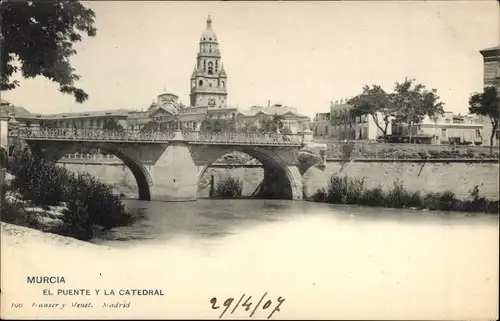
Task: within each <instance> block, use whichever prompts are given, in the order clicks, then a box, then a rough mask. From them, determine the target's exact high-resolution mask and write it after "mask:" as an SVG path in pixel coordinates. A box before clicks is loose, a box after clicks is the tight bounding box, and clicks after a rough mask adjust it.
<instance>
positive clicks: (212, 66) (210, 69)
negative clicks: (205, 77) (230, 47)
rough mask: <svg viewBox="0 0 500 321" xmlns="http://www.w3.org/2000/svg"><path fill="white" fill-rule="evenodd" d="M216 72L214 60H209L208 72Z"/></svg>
mask: <svg viewBox="0 0 500 321" xmlns="http://www.w3.org/2000/svg"><path fill="white" fill-rule="evenodd" d="M213 73H214V64H213V62H211V61H209V62H208V74H209V75H211V74H213Z"/></svg>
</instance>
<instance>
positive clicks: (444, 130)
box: [441, 120, 449, 139]
mask: <svg viewBox="0 0 500 321" xmlns="http://www.w3.org/2000/svg"><path fill="white" fill-rule="evenodd" d="M448 121H449V120H448ZM441 138H445V139H446V128H442V129H441Z"/></svg>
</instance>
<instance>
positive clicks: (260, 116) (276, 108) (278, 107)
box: [237, 102, 310, 134]
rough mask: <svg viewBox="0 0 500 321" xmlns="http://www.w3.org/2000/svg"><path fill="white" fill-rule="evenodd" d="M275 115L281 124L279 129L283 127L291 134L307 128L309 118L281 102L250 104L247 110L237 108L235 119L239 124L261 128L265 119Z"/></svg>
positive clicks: (270, 118) (268, 119) (267, 119)
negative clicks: (260, 104) (261, 104)
mask: <svg viewBox="0 0 500 321" xmlns="http://www.w3.org/2000/svg"><path fill="white" fill-rule="evenodd" d="M274 117H277V118H278V120H279V121H280V122H281V124H282V128H281V131H283V130H284V129H285V128H286V129H288V132H289V133H291V134H298V133H301V132H303V131H305V130H306V129H309V122H310V118H309V117H308V116H305V115H302V114H300V113H299V112H298V111H297V108H296V107H290V106H284V105H282V104H273V105H271V103H270V102H268V105H267V106H252V107H250V109H249V110H239V111H238V114H237V120H238V123H239V124H240V125H244V126H254V127H256V128H261V127H262V125H263V124H264V122H265V121H270V120H272V119H273V118H274Z"/></svg>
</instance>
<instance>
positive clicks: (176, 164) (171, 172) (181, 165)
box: [151, 141, 198, 202]
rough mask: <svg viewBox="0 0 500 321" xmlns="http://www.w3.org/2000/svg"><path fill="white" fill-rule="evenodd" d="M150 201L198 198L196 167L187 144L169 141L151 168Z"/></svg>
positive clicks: (179, 200) (193, 199) (178, 200)
mask: <svg viewBox="0 0 500 321" xmlns="http://www.w3.org/2000/svg"><path fill="white" fill-rule="evenodd" d="M151 175H152V177H153V182H154V183H153V186H151V200H152V201H167V202H182V201H195V200H197V199H198V181H197V179H198V169H197V167H196V165H195V163H194V161H193V157H192V156H191V153H190V152H189V148H188V146H187V144H185V143H184V142H180V141H173V142H171V143H170V144H169V145H168V146H167V148H166V149H165V151H164V152H163V153H162V154H161V155H160V157H159V158H158V160H157V162H156V164H155V165H154V166H153V168H152V169H151Z"/></svg>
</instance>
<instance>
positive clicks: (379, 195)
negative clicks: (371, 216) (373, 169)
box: [361, 186, 386, 206]
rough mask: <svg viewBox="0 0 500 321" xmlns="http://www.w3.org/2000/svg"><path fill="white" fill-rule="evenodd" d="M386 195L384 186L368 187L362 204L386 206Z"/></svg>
mask: <svg viewBox="0 0 500 321" xmlns="http://www.w3.org/2000/svg"><path fill="white" fill-rule="evenodd" d="M385 199H386V195H385V193H384V191H383V190H382V187H380V186H378V187H376V188H372V189H367V190H365V191H364V192H363V197H362V199H361V205H366V206H385Z"/></svg>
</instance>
